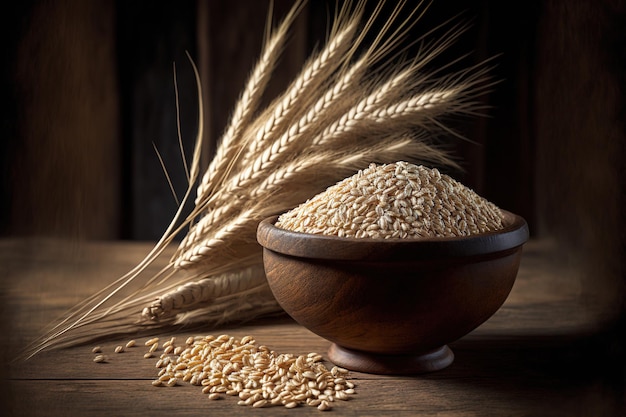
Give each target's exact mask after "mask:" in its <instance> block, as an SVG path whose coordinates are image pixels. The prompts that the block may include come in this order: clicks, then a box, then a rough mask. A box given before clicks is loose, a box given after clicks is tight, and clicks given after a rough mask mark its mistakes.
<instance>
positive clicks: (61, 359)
mask: <svg viewBox="0 0 626 417" xmlns="http://www.w3.org/2000/svg"><path fill="white" fill-rule="evenodd" d="M29 248H30V249H29ZM68 248H69V249H68ZM71 248H72V246H71V245H69V246H68V245H67V244H65V245H62V244H59V243H58V242H55V241H43V242H39V243H33V242H32V241H22V242H15V241H0V265H2V268H3V271H2V272H3V273H5V276H9V277H10V278H17V279H11V281H10V283H9V282H7V281H4V283H3V285H2V287H1V288H2V291H3V292H4V294H5V295H8V297H5V298H4V300H5V301H8V303H6V304H4V305H5V306H8V307H7V308H8V309H9V310H13V311H14V312H13V314H12V315H11V316H10V319H9V322H5V323H3V324H4V328H6V329H7V331H5V335H6V336H5V337H4V338H3V339H2V340H1V341H0V346H2V352H3V354H4V355H6V356H5V359H12V358H13V357H14V356H15V354H16V353H17V352H19V350H20V348H21V347H22V346H23V343H24V342H25V341H27V340H28V339H29V338H32V337H33V336H34V335H36V334H37V332H38V331H39V330H40V329H41V327H42V326H43V325H44V324H45V323H47V320H49V319H50V318H51V317H53V314H58V313H60V312H61V311H62V310H61V309H62V308H67V307H69V306H71V303H72V302H73V301H74V300H75V299H76V298H80V297H84V296H85V295H86V294H91V293H92V292H93V291H95V290H96V289H99V288H100V287H102V286H103V285H104V284H105V283H108V282H109V281H110V280H112V279H113V277H115V276H116V274H118V273H123V272H125V271H126V270H128V269H129V268H131V267H132V266H134V264H136V262H138V261H139V260H140V259H141V258H142V257H143V256H144V255H145V253H147V251H148V250H149V249H150V244H141V243H118V244H115V243H111V242H109V243H106V242H101V243H97V242H96V243H89V244H84V245H81V246H78V247H73V249H71ZM550 248H551V244H550V242H539V241H531V242H530V243H529V244H528V245H527V247H526V249H527V250H526V252H525V256H524V257H523V262H522V266H521V270H520V274H519V276H518V281H517V283H516V285H515V287H514V289H513V291H512V293H511V296H510V297H509V299H508V300H507V302H506V303H505V305H504V306H503V307H502V308H501V309H500V311H498V313H496V315H494V316H493V317H492V318H491V319H490V320H489V321H487V322H486V323H485V324H484V325H482V326H480V327H479V328H478V329H476V330H475V331H474V332H472V333H470V334H469V335H467V336H466V337H464V338H462V339H460V340H458V341H456V342H454V343H452V344H451V345H450V346H451V348H452V350H453V351H454V353H455V355H456V360H455V362H454V363H453V364H452V365H451V366H450V367H448V368H446V369H444V370H442V371H439V372H436V373H433V374H426V375H419V376H381V375H371V374H364V373H358V372H353V373H351V375H350V378H351V380H353V381H354V382H355V383H356V385H357V394H356V395H354V398H352V399H351V400H350V401H347V402H337V403H336V404H334V405H335V408H334V409H333V411H334V412H335V413H336V414H338V415H346V416H350V415H359V416H362V415H370V416H374V415H377V416H409V415H416V414H419V415H425V416H435V415H436V416H450V417H453V416H461V415H463V416H466V415H469V416H472V415H475V416H483V415H494V416H525V415H542V416H544V415H547V416H566V415H567V416H577V415H580V416H587V415H617V414H616V411H617V410H620V407H622V406H623V398H624V397H623V394H624V388H623V387H624V386H623V374H621V375H622V379H621V380H620V372H619V371H620V369H619V368H618V367H617V368H616V367H615V366H614V365H615V363H616V362H615V355H614V352H612V350H611V349H612V346H613V344H612V343H613V340H612V339H610V338H609V337H607V336H606V335H604V334H602V333H597V332H593V330H594V327H593V326H594V325H597V322H596V317H595V316H593V315H592V314H588V310H586V309H584V308H581V307H582V305H583V304H582V303H583V302H586V300H584V299H581V298H580V297H579V291H578V289H576V288H562V287H561V286H560V285H561V284H559V283H560V282H561V281H563V280H566V279H567V278H566V277H564V276H563V275H565V273H566V272H567V269H564V268H561V269H559V268H557V266H558V263H555V260H554V258H553V257H551V252H550ZM70 249H71V250H70ZM166 258H167V257H166ZM161 262H162V261H161ZM158 266H159V265H155V266H154V267H155V268H157V267H158ZM67 282H74V283H77V282H79V283H80V284H79V285H76V284H74V285H73V286H68V285H67ZM70 288H73V289H70ZM559 288H561V289H562V290H563V291H560V292H556V291H555V289H559ZM39 292H40V293H39ZM37 294H41V295H37ZM581 311H582V312H583V313H581ZM2 317H3V318H4V319H5V320H6V316H5V315H2ZM7 326H9V327H7ZM174 334H176V335H177V337H178V340H179V341H181V342H182V341H184V340H185V338H186V337H187V336H188V335H199V334H201V335H206V334H214V335H217V334H229V335H232V336H235V337H243V336H245V335H247V334H251V335H253V336H254V337H255V338H256V340H257V342H258V343H260V344H265V345H267V346H269V347H270V348H271V349H274V350H275V351H277V352H280V353H293V354H303V353H308V352H312V351H315V352H319V353H321V354H323V355H324V356H325V355H326V350H327V348H328V346H329V342H328V341H326V340H324V339H322V338H320V337H319V336H317V335H315V334H313V333H311V332H309V331H308V330H307V329H305V328H303V327H301V326H299V325H298V324H297V323H295V322H293V321H292V320H291V319H289V318H287V317H282V318H273V319H272V318H270V319H264V320H259V321H257V322H253V323H248V324H245V325H229V326H223V327H220V328H219V329H206V328H205V329H202V328H199V329H193V330H186V331H185V332H182V333H173V332H171V333H170V332H166V331H163V332H162V334H160V336H161V338H162V341H163V340H166V339H169V337H170V336H172V335H174ZM130 338H131V336H128V337H119V338H115V339H111V340H106V341H104V342H99V343H98V344H100V345H101V346H102V348H103V350H104V353H105V354H106V355H107V356H108V357H109V359H108V361H107V363H102V364H99V363H94V362H93V360H92V359H93V357H94V354H93V353H92V352H91V348H92V347H93V346H94V345H95V343H94V344H87V345H83V346H77V347H73V348H70V349H64V350H60V351H52V352H44V353H42V354H40V355H38V356H36V357H35V358H33V359H31V360H29V361H27V362H21V361H18V362H12V363H9V364H8V366H5V367H2V372H3V373H4V375H0V376H3V377H4V378H6V379H7V380H8V381H9V385H8V387H9V388H8V390H7V391H6V393H5V395H10V397H8V398H5V401H4V403H3V406H4V407H5V410H6V413H4V411H5V410H2V411H3V415H34V416H49V415H50V416H52V415H65V416H78V415H80V416H84V415H89V416H91V415H94V416H98V415H105V414H106V415H129V414H131V415H144V414H145V415H151V416H155V415H156V416H159V415H171V414H172V413H175V415H178V416H187V415H198V414H200V413H211V414H212V415H214V416H226V415H229V416H230V415H233V414H234V413H243V412H244V411H245V413H246V415H248V414H249V415H253V416H256V415H277V416H282V415H288V414H289V415H294V413H298V415H305V414H306V415H309V414H313V413H318V410H316V409H313V408H310V407H302V408H301V409H298V410H286V409H283V408H280V407H279V408H274V409H272V410H263V409H261V410H257V409H252V408H246V409H243V408H242V407H240V406H237V405H236V400H235V399H234V398H225V399H223V400H221V401H209V400H208V398H207V396H206V395H204V394H202V393H201V391H200V389H199V387H196V386H191V385H189V384H181V385H180V386H177V387H174V388H155V387H153V386H152V385H151V380H152V379H154V378H156V375H157V372H158V370H157V368H156V367H155V362H156V359H155V358H152V359H144V358H143V352H144V351H145V350H146V347H145V346H143V345H142V343H141V342H142V341H144V340H145V337H143V338H137V341H138V342H139V343H138V346H137V347H135V348H131V349H128V350H127V351H126V352H124V353H119V354H116V353H114V352H113V350H114V348H115V346H116V345H118V344H124V343H125V342H126V341H127V340H129V339H130ZM157 353H158V352H157ZM328 366H330V364H329V363H328ZM611 370H612V371H611ZM620 381H621V382H622V383H621V384H620ZM13 398H28V401H15V400H13ZM316 415H317V414H316Z"/></svg>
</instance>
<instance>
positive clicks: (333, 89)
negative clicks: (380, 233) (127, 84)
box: [28, 0, 491, 355]
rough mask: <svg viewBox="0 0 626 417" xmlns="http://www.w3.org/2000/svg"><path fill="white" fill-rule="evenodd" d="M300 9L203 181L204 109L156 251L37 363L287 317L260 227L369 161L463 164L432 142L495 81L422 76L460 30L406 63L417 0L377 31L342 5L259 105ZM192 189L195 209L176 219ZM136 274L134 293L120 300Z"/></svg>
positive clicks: (37, 346) (55, 333) (481, 72)
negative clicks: (141, 334)
mask: <svg viewBox="0 0 626 417" xmlns="http://www.w3.org/2000/svg"><path fill="white" fill-rule="evenodd" d="M304 2H305V0H302V1H297V2H296V3H295V5H294V7H293V9H292V10H291V11H290V13H289V14H288V15H287V17H286V18H285V19H284V20H283V22H282V23H281V24H279V25H278V26H277V29H276V30H275V31H268V37H267V39H266V41H265V44H264V47H263V49H262V52H261V56H260V58H259V60H258V62H257V63H256V65H255V67H254V69H253V71H252V72H251V74H250V77H249V79H248V80H247V83H246V85H245V87H244V89H243V92H242V94H241V96H240V98H239V100H238V103H237V105H236V106H235V109H234V111H233V113H232V117H231V119H230V121H229V124H228V126H227V128H226V129H225V131H224V134H223V136H222V138H221V140H220V143H219V146H218V149H217V151H216V155H215V157H214V159H213V160H212V161H211V163H210V164H209V165H208V167H206V169H205V171H204V173H203V176H202V178H201V179H200V180H199V181H198V178H199V176H200V175H199V174H200V167H199V161H200V149H201V148H202V141H203V140H204V139H203V137H202V108H201V105H202V103H201V102H200V103H199V107H200V108H199V114H200V126H199V133H198V137H197V140H196V147H195V148H194V154H193V158H192V163H191V169H190V172H189V187H188V189H187V192H186V193H185V196H184V197H183V199H182V200H181V205H180V208H179V210H178V212H177V214H176V215H175V217H174V219H173V221H172V224H170V226H169V227H168V228H167V230H166V232H165V233H164V235H163V237H162V239H160V240H159V242H157V244H156V245H155V248H154V249H153V250H152V251H151V252H150V253H149V254H148V255H147V256H146V258H145V259H144V260H143V261H142V262H140V263H139V264H138V265H137V267H136V268H134V269H133V270H131V271H129V273H128V274H126V275H124V276H123V277H121V278H120V279H118V280H116V281H115V282H113V283H112V284H110V285H109V286H107V287H106V288H104V289H103V290H102V291H100V292H98V293H96V294H94V295H93V296H92V297H90V298H89V299H87V300H85V302H83V303H81V304H80V305H78V306H76V307H75V308H74V309H72V310H71V311H69V312H68V314H67V315H66V316H65V317H64V318H63V319H62V320H61V321H60V323H59V324H57V325H56V326H54V327H52V328H51V329H49V330H48V332H47V333H46V334H45V335H44V336H43V337H42V338H41V339H39V340H37V341H36V342H35V343H34V344H33V346H31V349H30V350H29V351H28V354H29V355H32V354H35V353H36V352H39V351H41V350H43V349H48V348H52V347H60V346H67V345H70V344H73V343H77V342H79V341H84V340H87V339H89V338H90V337H91V338H93V337H97V336H100V335H105V334H114V333H117V332H137V331H147V332H150V331H155V330H158V329H162V328H163V326H165V325H171V324H186V323H192V322H193V323H196V322H202V323H205V324H207V325H216V324H218V323H222V322H225V321H231V322H232V321H239V320H246V319H251V318H254V317H258V316H259V315H269V314H276V313H280V312H281V309H280V307H279V306H278V304H277V303H276V301H275V300H274V299H273V297H272V295H271V292H270V291H269V288H268V286H267V283H266V282H265V281H264V276H263V274H262V271H261V265H262V264H261V247H260V245H258V244H257V243H256V227H257V225H258V223H259V221H261V220H262V219H263V218H265V217H267V216H269V215H273V214H279V213H281V212H283V211H285V210H288V209H290V208H292V207H294V206H296V205H298V204H299V203H301V202H303V201H305V200H307V199H309V198H311V197H313V196H314V195H315V194H317V193H319V192H320V191H323V190H324V189H325V188H326V187H328V186H330V185H332V184H334V183H336V182H337V181H339V180H342V179H343V178H345V177H346V176H348V175H350V174H352V173H354V172H355V171H357V170H358V169H362V168H364V167H367V166H368V165H369V164H370V163H371V162H377V163H391V162H395V161H396V160H399V159H402V160H410V161H422V162H425V163H430V164H435V165H445V166H449V167H458V165H456V163H455V161H454V159H453V158H452V157H451V155H449V154H448V152H446V151H445V149H443V148H439V147H437V146H435V145H434V140H433V139H434V138H436V137H438V135H441V134H442V133H443V134H449V133H452V131H451V130H449V129H448V128H447V127H446V125H445V123H444V120H443V119H442V117H448V116H450V115H455V114H461V115H477V114H479V113H480V112H481V111H482V107H481V105H480V104H479V103H478V101H477V98H478V96H480V95H481V94H484V93H486V92H487V89H488V88H489V86H490V85H491V84H490V83H489V81H488V77H487V69H486V66H485V65H484V64H481V65H477V66H474V67H470V68H468V69H467V70H464V71H460V72H456V73H453V74H452V75H447V76H446V75H440V74H442V73H443V72H444V69H445V68H446V65H444V66H443V67H441V66H440V67H439V68H438V69H435V70H431V71H427V70H426V68H427V67H428V65H427V64H430V63H432V62H433V60H434V59H435V58H437V57H439V56H440V55H441V53H442V52H443V51H444V50H446V49H447V48H448V47H449V46H450V45H451V44H452V43H453V42H454V41H455V40H456V39H457V38H458V37H459V36H460V34H461V33H462V32H463V30H464V27H463V26H461V25H456V26H454V25H453V26H452V27H451V28H450V29H449V30H448V31H447V32H445V33H444V34H443V36H441V37H438V38H437V39H436V40H435V41H434V42H429V41H427V38H428V36H431V35H433V36H434V34H435V32H428V33H427V34H426V35H428V36H426V35H424V37H422V38H420V39H417V40H415V42H419V46H420V48H419V50H418V52H417V54H416V55H415V56H414V57H413V58H409V57H407V52H406V50H404V49H403V47H402V46H401V42H403V41H405V40H406V36H407V35H408V33H409V31H410V29H411V28H412V27H413V26H414V25H415V22H417V21H418V18H419V17H420V16H421V15H422V14H423V13H424V9H423V8H422V7H421V4H420V5H418V6H417V7H415V8H413V9H410V10H406V9H407V7H406V4H405V3H406V2H405V1H400V2H398V3H397V5H396V7H394V8H393V10H392V12H391V14H390V15H389V16H388V17H386V20H385V21H384V23H383V25H382V29H381V30H380V31H379V32H377V33H374V34H372V30H373V28H374V27H375V24H374V22H375V20H376V19H378V18H380V17H381V13H382V10H383V2H378V3H377V5H376V7H375V8H374V11H373V12H372V15H371V16H368V17H367V18H365V19H363V17H364V10H365V1H364V0H359V1H357V2H356V3H355V4H353V3H351V2H350V1H348V2H345V4H344V6H342V8H341V9H340V10H339V11H338V12H337V13H336V15H335V22H334V24H333V26H332V29H331V31H330V33H329V35H328V39H327V42H326V43H325V46H323V47H322V48H321V49H320V50H319V52H318V53H316V54H314V55H313V56H312V57H311V59H309V60H307V62H306V63H305V65H304V67H303V70H302V72H301V73H300V74H299V75H298V76H297V77H296V78H295V79H294V81H293V82H292V83H291V84H290V85H289V87H288V88H287V89H286V90H285V92H284V93H283V94H280V95H279V96H278V97H277V98H275V99H274V100H272V101H271V102H270V104H269V105H268V106H267V107H265V108H259V107H260V103H261V96H262V94H263V93H264V90H265V86H266V85H267V83H268V81H269V79H270V77H271V74H272V71H273V69H274V67H275V65H277V63H278V60H279V55H280V52H281V51H282V50H283V48H284V44H285V42H286V37H287V33H288V32H289V28H290V26H291V25H293V23H294V19H295V16H296V15H297V14H298V12H299V11H300V10H301V9H302V8H303V5H304ZM401 16H406V18H401ZM363 20H364V21H363ZM436 29H439V28H436ZM372 35H373V36H372ZM370 38H372V41H371V42H370V43H369V44H366V42H367V41H368V39H370ZM408 42H410V41H408ZM196 77H197V80H198V88H199V89H200V80H199V77H198V75H197V73H196ZM198 96H199V97H201V96H202V95H201V94H200V92H199V94H198ZM196 187H197V188H196ZM192 189H196V199H195V206H194V207H193V209H192V210H191V213H190V214H189V215H188V216H187V217H185V218H182V214H181V213H182V208H183V206H184V203H185V201H187V199H188V198H189V195H190V191H191V190H192ZM183 230H187V234H186V236H185V238H184V239H183V240H182V241H181V242H180V243H179V244H178V246H177V248H176V251H175V253H174V255H173V257H172V258H171V259H170V261H169V263H168V264H167V265H166V267H165V268H164V269H163V270H162V271H161V272H160V273H158V274H156V275H153V276H147V277H146V276H145V275H144V274H143V272H144V271H145V269H146V267H147V266H149V265H150V264H151V263H153V262H154V261H155V260H157V259H158V258H159V256H161V255H162V253H163V251H164V250H165V248H166V247H167V246H168V245H169V244H170V243H172V242H173V239H174V236H176V235H177V234H178V233H180V232H181V231H183ZM136 280H140V284H141V285H140V286H139V289H138V290H135V291H132V292H130V293H124V292H123V289H124V288H125V287H127V286H128V284H129V283H130V282H133V281H136ZM142 313H143V314H142Z"/></svg>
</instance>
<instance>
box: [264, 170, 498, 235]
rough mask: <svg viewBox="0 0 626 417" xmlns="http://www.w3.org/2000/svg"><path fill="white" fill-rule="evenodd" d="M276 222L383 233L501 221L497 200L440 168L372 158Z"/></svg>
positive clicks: (473, 228) (436, 231)
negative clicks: (378, 162) (382, 162)
mask: <svg viewBox="0 0 626 417" xmlns="http://www.w3.org/2000/svg"><path fill="white" fill-rule="evenodd" d="M276 226H277V227H281V228H284V229H288V230H293V231H298V232H304V233H314V234H324V235H334V236H341V237H357V238H368V237H369V238H385V239H388V238H422V237H449V236H468V235H472V234H478V233H484V232H489V231H494V230H499V229H501V228H502V227H503V226H502V214H501V212H500V210H499V209H498V208H497V207H496V206H495V205H494V204H493V203H490V202H489V201H487V200H485V199H483V198H482V197H480V196H478V195H477V194H476V193H475V192H474V191H472V190H471V189H469V188H467V187H465V186H463V185H462V184H460V183H459V182H457V181H455V180H453V179H452V178H450V177H449V176H447V175H441V174H440V173H439V171H438V170H436V169H428V168H426V167H424V166H417V165H414V164H409V163H406V162H397V163H394V164H386V165H380V166H376V165H375V164H372V165H371V166H370V167H369V168H367V169H365V170H361V171H359V172H357V173H356V174H355V175H353V176H352V177H349V178H347V179H345V180H343V181H340V182H339V183H337V184H335V185H334V186H332V187H329V188H328V189H327V190H326V191H324V192H323V193H320V194H318V195H316V196H315V197H313V198H311V199H310V200H308V201H307V202H305V203H303V204H301V205H300V206H298V207H296V208H294V209H293V210H291V211H289V212H287V213H284V214H282V215H281V216H280V217H279V219H278V221H277V222H276Z"/></svg>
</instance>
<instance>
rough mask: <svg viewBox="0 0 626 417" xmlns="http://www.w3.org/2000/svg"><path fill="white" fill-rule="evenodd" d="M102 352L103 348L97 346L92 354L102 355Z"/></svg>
mask: <svg viewBox="0 0 626 417" xmlns="http://www.w3.org/2000/svg"><path fill="white" fill-rule="evenodd" d="M100 352H102V346H96V347H94V348H93V349H91V353H100Z"/></svg>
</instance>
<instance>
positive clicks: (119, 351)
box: [115, 345, 124, 353]
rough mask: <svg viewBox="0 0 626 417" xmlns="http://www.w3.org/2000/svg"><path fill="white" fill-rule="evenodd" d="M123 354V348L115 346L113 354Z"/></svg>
mask: <svg viewBox="0 0 626 417" xmlns="http://www.w3.org/2000/svg"><path fill="white" fill-rule="evenodd" d="M122 352H124V346H122V345H120V346H115V353H122Z"/></svg>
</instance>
